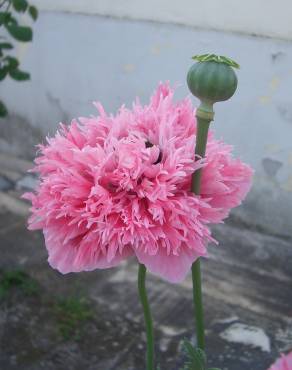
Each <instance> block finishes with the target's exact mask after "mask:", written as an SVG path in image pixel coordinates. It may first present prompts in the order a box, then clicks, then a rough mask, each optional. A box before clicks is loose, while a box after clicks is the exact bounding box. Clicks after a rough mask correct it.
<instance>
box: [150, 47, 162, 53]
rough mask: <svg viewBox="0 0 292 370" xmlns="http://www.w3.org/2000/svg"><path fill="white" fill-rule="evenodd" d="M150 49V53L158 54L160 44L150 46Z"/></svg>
mask: <svg viewBox="0 0 292 370" xmlns="http://www.w3.org/2000/svg"><path fill="white" fill-rule="evenodd" d="M150 51H151V54H153V55H160V53H161V46H160V45H154V46H152V48H151V49H150Z"/></svg>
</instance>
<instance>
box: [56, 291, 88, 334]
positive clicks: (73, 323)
mask: <svg viewBox="0 0 292 370" xmlns="http://www.w3.org/2000/svg"><path fill="white" fill-rule="evenodd" d="M55 313H56V315H57V322H58V327H59V332H60V334H61V336H62V337H63V339H65V340H68V339H75V340H78V339H80V337H81V334H82V325H83V324H84V323H85V322H86V321H87V320H89V319H91V318H93V311H92V309H91V308H90V306H89V303H88V301H87V300H86V299H84V298H78V297H70V298H66V299H61V300H59V301H58V302H57V303H56V305H55Z"/></svg>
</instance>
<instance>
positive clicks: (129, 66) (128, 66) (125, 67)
mask: <svg viewBox="0 0 292 370" xmlns="http://www.w3.org/2000/svg"><path fill="white" fill-rule="evenodd" d="M134 70H135V65H134V64H130V63H129V64H124V65H123V71H124V72H126V73H131V72H134Z"/></svg>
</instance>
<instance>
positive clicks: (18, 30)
mask: <svg viewBox="0 0 292 370" xmlns="http://www.w3.org/2000/svg"><path fill="white" fill-rule="evenodd" d="M5 27H6V29H7V31H8V32H9V33H10V35H11V36H12V37H14V38H15V39H16V40H18V41H22V42H29V41H31V40H32V29H31V28H30V27H26V26H18V25H16V24H6V25H5Z"/></svg>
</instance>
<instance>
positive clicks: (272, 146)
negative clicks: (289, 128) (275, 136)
mask: <svg viewBox="0 0 292 370" xmlns="http://www.w3.org/2000/svg"><path fill="white" fill-rule="evenodd" d="M265 150H266V151H267V152H269V153H277V152H279V150H281V148H280V147H279V145H277V144H267V145H265Z"/></svg>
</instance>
